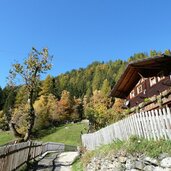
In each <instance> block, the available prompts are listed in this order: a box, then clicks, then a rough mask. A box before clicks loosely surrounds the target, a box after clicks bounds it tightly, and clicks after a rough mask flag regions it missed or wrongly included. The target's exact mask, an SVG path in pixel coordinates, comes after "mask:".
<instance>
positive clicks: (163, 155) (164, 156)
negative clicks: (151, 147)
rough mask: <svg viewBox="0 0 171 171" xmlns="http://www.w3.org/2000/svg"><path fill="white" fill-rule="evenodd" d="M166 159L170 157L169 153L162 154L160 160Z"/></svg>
mask: <svg viewBox="0 0 171 171" xmlns="http://www.w3.org/2000/svg"><path fill="white" fill-rule="evenodd" d="M166 157H170V155H169V154H168V153H162V154H160V155H159V157H158V159H159V160H163V159H164V158H166Z"/></svg>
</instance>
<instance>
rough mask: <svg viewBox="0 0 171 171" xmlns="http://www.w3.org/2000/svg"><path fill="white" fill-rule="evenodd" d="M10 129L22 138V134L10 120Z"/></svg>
mask: <svg viewBox="0 0 171 171" xmlns="http://www.w3.org/2000/svg"><path fill="white" fill-rule="evenodd" d="M10 129H11V130H12V132H13V134H14V136H15V137H19V138H23V135H22V134H20V133H19V132H18V131H17V129H16V128H15V123H13V122H11V123H10Z"/></svg>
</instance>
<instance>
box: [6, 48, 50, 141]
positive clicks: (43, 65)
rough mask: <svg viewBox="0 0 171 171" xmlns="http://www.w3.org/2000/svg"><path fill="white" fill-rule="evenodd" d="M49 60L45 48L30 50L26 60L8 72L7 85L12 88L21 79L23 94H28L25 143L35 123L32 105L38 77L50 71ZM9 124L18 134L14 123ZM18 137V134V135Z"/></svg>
mask: <svg viewBox="0 0 171 171" xmlns="http://www.w3.org/2000/svg"><path fill="white" fill-rule="evenodd" d="M51 59H52V58H51V57H50V56H49V53H48V49H47V48H44V49H42V51H37V50H36V49H35V48H32V51H31V53H30V54H29V56H28V58H27V59H25V60H24V62H23V64H20V63H15V64H13V65H12V69H11V70H10V75H9V84H11V86H14V85H15V82H14V81H15V80H16V79H17V78H22V81H23V84H24V85H25V93H27V94H28V118H27V122H28V124H27V130H26V133H25V135H24V137H23V140H24V141H27V140H28V139H29V138H30V135H31V133H32V129H33V126H34V122H35V110H34V106H33V103H34V101H35V99H36V96H35V95H36V94H37V87H39V82H40V76H41V74H43V73H45V72H46V71H48V70H50V69H51V67H52V65H51ZM10 123H11V128H12V130H13V131H14V133H18V132H17V129H16V125H15V122H13V121H11V122H10ZM18 135H20V134H19V133H18ZM21 136H22V135H21Z"/></svg>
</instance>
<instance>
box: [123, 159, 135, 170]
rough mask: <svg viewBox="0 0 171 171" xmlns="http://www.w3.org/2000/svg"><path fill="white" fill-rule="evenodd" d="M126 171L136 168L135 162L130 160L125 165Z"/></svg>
mask: <svg viewBox="0 0 171 171" xmlns="http://www.w3.org/2000/svg"><path fill="white" fill-rule="evenodd" d="M125 167H126V169H129V170H130V169H133V168H134V167H135V161H134V160H131V159H128V160H127V161H126V164H125Z"/></svg>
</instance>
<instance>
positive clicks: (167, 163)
mask: <svg viewBox="0 0 171 171" xmlns="http://www.w3.org/2000/svg"><path fill="white" fill-rule="evenodd" d="M160 165H161V166H162V167H166V168H171V157H166V158H164V159H163V160H162V161H161V162H160Z"/></svg>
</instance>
